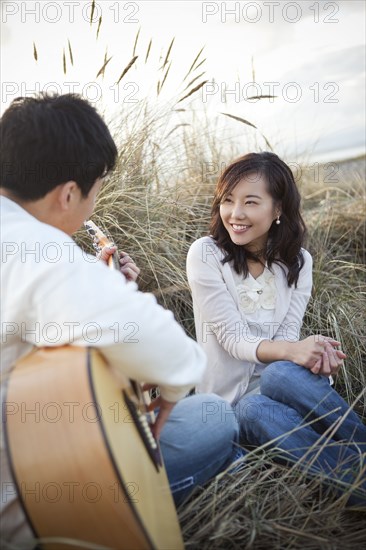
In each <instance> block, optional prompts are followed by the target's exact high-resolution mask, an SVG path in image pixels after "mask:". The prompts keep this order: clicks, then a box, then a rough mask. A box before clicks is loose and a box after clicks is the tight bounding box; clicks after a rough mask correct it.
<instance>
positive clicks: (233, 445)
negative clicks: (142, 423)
mask: <svg viewBox="0 0 366 550" xmlns="http://www.w3.org/2000/svg"><path fill="white" fill-rule="evenodd" d="M238 440H239V427H238V422H237V420H236V417H235V414H234V411H233V409H232V407H231V405H230V404H229V403H228V402H227V401H225V400H224V399H221V398H220V397H218V396H217V395H213V394H198V395H192V396H190V397H186V398H185V399H182V400H181V401H179V402H178V403H177V405H175V407H174V408H173V410H172V412H171V413H170V415H169V418H168V420H167V422H166V424H165V426H164V428H163V430H162V433H161V436H160V446H161V451H162V454H163V457H164V462H165V468H166V471H167V474H168V478H169V483H170V488H171V491H172V493H173V497H174V501H175V503H176V504H177V505H178V504H180V503H181V502H182V501H183V500H184V499H185V498H186V497H187V496H188V495H189V494H190V493H191V492H192V490H193V489H194V488H195V487H196V486H201V485H203V484H204V483H205V482H207V481H209V480H210V479H211V478H212V477H214V476H215V475H216V474H218V473H219V472H220V471H221V470H223V469H225V468H226V467H227V466H229V465H230V464H231V463H232V462H233V461H235V460H236V459H237V458H240V457H241V456H243V454H244V453H243V452H242V450H241V449H240V448H239V447H238Z"/></svg>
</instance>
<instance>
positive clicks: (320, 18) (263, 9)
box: [201, 1, 339, 24]
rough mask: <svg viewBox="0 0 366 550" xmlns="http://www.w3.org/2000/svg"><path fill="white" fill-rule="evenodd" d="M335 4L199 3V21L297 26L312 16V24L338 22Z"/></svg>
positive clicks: (336, 5)
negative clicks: (280, 22)
mask: <svg viewBox="0 0 366 550" xmlns="http://www.w3.org/2000/svg"><path fill="white" fill-rule="evenodd" d="M338 12H339V3H338V2H313V3H311V2H283V1H282V2H202V11H201V16H202V22H203V23H208V22H218V21H219V22H221V23H226V22H229V23H233V22H234V23H259V22H260V21H262V22H266V23H276V22H279V21H285V22H286V23H290V24H293V23H298V22H299V21H300V20H301V19H302V18H303V17H309V15H311V14H312V20H313V22H314V23H339V19H337V17H336V15H337V14H338Z"/></svg>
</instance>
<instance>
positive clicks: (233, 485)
mask: <svg viewBox="0 0 366 550" xmlns="http://www.w3.org/2000/svg"><path fill="white" fill-rule="evenodd" d="M165 115H166V116H168V117H169V112H167V113H166V114H165ZM140 116H141V111H140ZM145 116H146V113H145V114H144V117H145ZM191 122H192V121H191ZM193 127H194V124H191V123H190V126H181V127H180V128H178V129H177V130H176V132H175V138H174V140H173V139H172V138H171V135H170V136H169V132H167V130H166V126H164V116H163V115H162V114H161V113H160V114H159V117H157V118H156V119H154V118H153V117H152V118H150V119H149V124H146V123H145V124H144V125H143V130H141V128H142V127H141V126H139V125H138V124H136V125H135V126H134V128H133V132H131V133H129V134H128V135H126V138H125V139H126V142H125V143H124V142H123V139H121V136H120V135H119V140H120V151H121V153H120V159H119V167H118V169H117V173H116V175H115V176H112V177H111V178H110V179H109V181H108V184H107V185H106V186H105V188H104V190H103V192H102V194H101V196H100V197H99V200H98V203H97V207H96V214H95V217H94V219H95V221H96V223H99V224H101V225H102V226H104V228H106V229H107V230H108V231H109V232H110V233H111V235H113V237H114V238H115V241H116V243H117V245H118V246H119V247H120V248H121V249H124V250H126V251H129V252H130V253H131V254H132V255H133V257H134V258H135V260H136V261H137V263H138V264H139V266H140V268H141V270H142V276H141V280H140V282H139V286H140V288H141V289H142V290H144V291H150V292H154V293H155V295H156V297H157V299H158V301H159V302H160V303H161V304H162V305H164V306H165V307H168V308H169V309H172V310H173V311H174V313H175V316H176V318H177V319H178V321H179V322H180V323H181V324H182V325H183V326H184V328H185V329H186V331H187V333H188V334H190V335H192V336H194V323H193V312H192V303H191V298H190V293H189V290H188V286H187V280H186V275H185V258H186V254H187V251H188V248H189V245H190V244H191V243H192V242H193V241H194V240H195V239H196V238H198V237H199V236H201V235H203V234H206V233H207V229H208V222H209V215H210V206H211V196H212V192H213V187H214V184H215V181H216V178H217V175H218V172H219V171H220V167H222V166H223V165H224V164H225V163H226V162H229V161H230V160H231V158H233V157H234V156H236V154H239V153H241V151H235V150H234V149H232V150H231V151H230V153H229V152H227V153H226V154H225V153H224V152H223V150H222V149H220V148H219V147H217V143H219V140H218V139H217V136H215V132H214V130H211V131H210V129H209V127H208V126H206V127H205V128H204V130H203V131H202V132H201V134H200V135H198V134H197V133H195V132H193V131H192V130H193ZM146 128H148V129H146ZM162 128H164V129H165V132H164V133H163V134H162V138H161V139H160V141H159V147H155V148H154V147H153V146H152V142H153V140H151V139H150V136H151V135H154V136H155V135H156V134H159V131H161V130H162ZM164 136H165V138H164ZM166 136H169V137H168V138H166ZM136 144H137V146H136ZM229 155H230V156H229ZM131 159H133V162H131ZM357 166H361V165H356V168H357ZM215 170H216V171H215ZM360 173H362V172H360V171H358V172H357V170H356V171H354V172H353V173H348V176H347V177H348V179H347V180H346V182H345V181H344V180H342V185H340V184H339V185H334V183H332V185H327V184H326V183H325V182H321V181H320V182H316V184H315V185H314V181H311V179H309V178H307V177H306V174H307V172H306V170H304V171H303V174H304V177H303V178H302V180H301V181H300V182H299V186H300V189H301V193H302V196H303V204H304V216H305V219H306V222H307V225H308V228H309V243H308V248H309V249H310V251H311V253H312V254H313V257H314V290H313V297H312V300H311V302H310V304H309V307H308V311H307V314H306V317H305V324H304V330H303V333H304V335H306V334H310V333H319V332H321V333H323V334H328V335H332V336H334V337H336V338H337V339H339V340H340V341H341V342H342V348H343V349H344V350H345V352H346V353H347V355H348V360H347V361H346V363H345V367H344V368H343V370H342V372H341V373H340V374H339V376H338V377H337V380H336V388H337V390H338V391H339V392H340V393H341V394H342V395H343V396H344V397H345V399H346V400H347V401H348V402H349V403H350V404H353V402H354V401H355V399H356V397H357V396H358V400H357V403H356V404H355V409H356V410H357V411H358V412H359V413H360V414H361V415H362V416H363V417H364V418H365V416H366V415H365V411H366V404H365V393H363V395H361V396H360V392H361V391H362V390H363V389H364V388H365V372H366V368H365V367H366V364H365V363H366V333H365V324H366V323H365V310H366V277H365V276H366V268H365V250H366V236H365V219H366V206H365V195H364V182H363V180H362V178H361V175H360ZM80 238H82V240H83V241H84V244H85V243H86V241H85V236H84V235H80ZM271 452H273V451H269V450H267V452H266V453H265V454H263V453H260V452H256V453H254V454H253V455H251V457H250V460H249V461H248V462H246V466H245V468H243V469H242V470H241V471H239V472H236V473H233V472H231V473H229V472H226V473H222V474H220V475H219V476H217V477H216V478H215V479H214V480H213V481H212V483H211V484H210V485H209V486H208V487H205V488H204V489H201V490H197V491H196V493H195V494H194V495H193V496H192V497H191V499H190V500H189V502H187V503H185V504H184V505H183V506H182V507H181V508H180V510H179V517H180V521H181V525H182V530H183V535H184V540H185V543H186V547H187V548H192V549H196V548H197V549H200V550H203V549H206V548H207V549H208V548H209V549H223V548H225V549H237V548H256V549H262V548H263V549H267V548H273V549H281V550H282V549H284V548H286V549H287V548H296V549H297V548H299V549H300V548H301V549H309V550H310V549H318V548H322V549H323V548H325V549H328V548H329V549H332V550H333V549H336V548H342V549H346V548H352V549H354V548H361V547H362V543H366V528H365V510H363V511H362V510H357V509H349V508H347V507H346V505H345V504H346V500H347V498H346V496H343V497H341V496H339V494H337V492H336V491H334V490H332V489H330V488H328V489H325V488H324V487H325V485H324V484H323V483H322V481H323V480H322V478H321V477H320V476H316V477H314V476H312V477H310V478H309V477H306V476H305V474H304V472H303V471H302V470H301V469H300V467H299V466H298V465H294V466H292V467H288V466H287V467H285V466H281V465H280V464H278V463H276V462H274V461H273V460H272V459H271V455H270V453H271ZM362 472H363V475H365V469H363V470H362ZM343 489H345V488H343ZM350 489H351V488H349V490H350ZM346 494H347V491H346Z"/></svg>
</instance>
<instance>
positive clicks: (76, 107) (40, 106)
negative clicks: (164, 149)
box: [0, 94, 117, 201]
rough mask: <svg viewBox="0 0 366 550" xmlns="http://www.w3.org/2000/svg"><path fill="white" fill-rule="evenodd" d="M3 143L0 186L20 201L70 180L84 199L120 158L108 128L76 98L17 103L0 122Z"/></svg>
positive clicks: (43, 97) (42, 97) (20, 100)
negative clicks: (78, 188) (74, 183)
mask: <svg viewBox="0 0 366 550" xmlns="http://www.w3.org/2000/svg"><path fill="white" fill-rule="evenodd" d="M0 139H1V152H0V167H1V181H0V186H1V187H4V188H6V189H8V190H9V191H11V192H12V193H13V194H14V195H15V196H17V197H18V198H20V199H22V200H29V201H32V200H37V199H40V198H42V197H44V196H45V195H46V194H47V193H48V192H49V191H51V190H52V189H54V188H55V187H56V186H57V185H59V184H61V183H65V182H67V181H70V180H73V181H75V182H76V183H77V184H78V186H79V187H80V190H81V193H82V196H83V197H86V196H87V195H88V193H89V191H90V189H91V187H92V186H93V185H94V183H95V181H96V179H98V178H100V177H103V176H105V175H106V173H107V172H108V171H109V170H111V169H112V168H113V167H114V164H115V161H116V157H117V148H116V145H115V143H114V141H113V138H112V136H111V134H110V132H109V130H108V127H107V125H106V124H105V122H104V121H103V119H102V118H101V117H100V115H99V114H98V113H97V111H96V110H95V109H94V107H93V106H92V105H91V104H90V103H89V102H88V101H86V100H85V99H83V98H81V97H80V96H78V95H76V94H65V95H60V96H58V95H47V94H41V95H40V96H39V97H36V98H31V97H19V98H17V99H15V100H14V101H13V102H12V103H11V105H10V107H9V108H8V109H7V110H6V111H5V113H4V115H3V116H2V118H1V120H0Z"/></svg>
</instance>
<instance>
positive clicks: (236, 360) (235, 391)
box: [187, 237, 312, 404]
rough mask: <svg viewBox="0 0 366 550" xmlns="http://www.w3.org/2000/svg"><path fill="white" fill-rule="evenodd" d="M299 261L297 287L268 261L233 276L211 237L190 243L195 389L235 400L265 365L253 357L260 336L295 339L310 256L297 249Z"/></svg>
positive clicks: (304, 302)
mask: <svg viewBox="0 0 366 550" xmlns="http://www.w3.org/2000/svg"><path fill="white" fill-rule="evenodd" d="M302 252H303V257H304V265H303V267H302V269H301V271H300V275H299V279H298V282H297V286H296V288H295V286H294V285H292V286H291V287H289V286H288V283H287V278H286V275H287V269H286V268H284V267H283V266H281V265H278V264H273V265H272V266H271V269H270V270H269V269H268V268H266V269H265V270H264V272H263V274H262V275H261V276H259V277H258V278H257V279H254V278H253V277H252V276H251V275H250V276H248V277H247V278H245V279H244V278H243V277H242V276H239V275H238V274H237V273H236V272H235V270H234V269H233V267H232V265H231V263H230V262H227V263H225V264H223V263H222V260H223V258H224V253H223V252H222V251H221V250H220V249H219V248H218V246H217V245H216V243H215V241H214V239H212V237H202V238H201V239H198V240H197V241H195V242H194V243H193V244H192V245H191V247H190V249H189V252H188V255H187V276H188V282H189V285H190V288H191V292H192V299H193V312H194V319H195V327H196V338H197V341H198V343H199V344H200V345H201V346H202V348H203V349H204V351H205V352H206V355H207V358H208V367H207V369H206V371H205V374H204V377H203V381H202V382H201V384H200V385H199V386H198V387H197V391H199V392H208V393H210V392H212V393H216V394H218V395H220V396H222V397H223V398H224V399H226V400H228V401H229V402H231V403H233V404H235V403H236V402H237V401H238V400H239V399H240V398H241V397H242V396H243V395H244V394H245V393H246V392H247V390H248V386H249V382H250V380H251V378H252V376H253V375H256V374H260V371H262V370H263V369H264V368H265V364H263V363H261V362H260V361H259V360H258V357H257V353H256V352H257V348H258V346H259V344H260V342H261V341H263V340H287V341H290V342H291V341H292V342H294V341H297V340H298V339H299V336H300V330H301V325H302V320H303V316H304V313H305V309H306V306H307V303H308V301H309V298H310V294H311V288H312V258H311V256H310V254H309V252H307V251H306V250H302Z"/></svg>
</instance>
